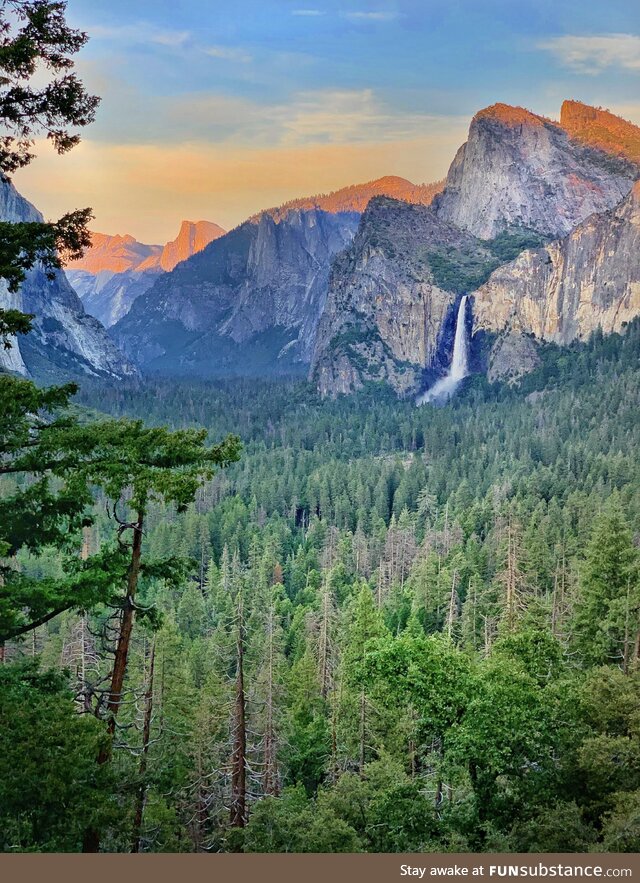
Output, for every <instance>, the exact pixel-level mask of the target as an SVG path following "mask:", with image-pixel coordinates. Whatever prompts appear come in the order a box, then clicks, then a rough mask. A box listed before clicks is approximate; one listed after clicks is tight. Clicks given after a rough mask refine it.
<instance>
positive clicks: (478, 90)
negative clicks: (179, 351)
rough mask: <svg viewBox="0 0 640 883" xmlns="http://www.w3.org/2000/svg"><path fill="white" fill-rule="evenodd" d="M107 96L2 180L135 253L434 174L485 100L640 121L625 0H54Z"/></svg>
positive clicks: (636, 14)
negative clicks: (345, 192)
mask: <svg viewBox="0 0 640 883" xmlns="http://www.w3.org/2000/svg"><path fill="white" fill-rule="evenodd" d="M68 19H69V21H70V23H71V24H72V25H73V26H76V27H79V28H82V29H83V30H85V31H87V33H88V34H89V36H90V41H89V43H88V44H87V46H86V47H85V48H84V49H83V50H82V51H81V53H80V54H79V56H78V63H77V67H78V71H79V73H80V75H81V76H82V78H83V80H84V82H85V84H86V86H87V88H88V89H89V90H90V91H92V92H94V93H96V94H98V95H100V96H101V97H102V102H101V105H100V108H99V110H98V114H97V118H96V121H95V123H93V124H92V125H91V126H90V127H88V128H87V129H85V130H84V132H83V133H82V138H83V141H82V143H81V144H80V146H79V147H77V148H75V149H74V150H73V151H71V152H70V153H69V154H68V155H66V156H64V157H59V156H57V155H56V154H55V152H53V151H52V150H51V148H50V147H49V146H48V145H46V144H39V145H38V146H39V148H40V149H39V155H38V158H37V160H36V161H34V163H32V165H31V166H30V167H29V168H27V169H24V170H21V171H20V172H17V173H16V174H15V176H14V182H15V184H16V186H17V187H18V189H19V190H20V191H21V192H22V193H23V194H24V195H25V196H27V197H28V198H29V199H30V200H31V201H32V202H34V204H36V205H37V207H38V208H40V209H41V211H43V213H44V214H45V216H46V217H47V218H57V217H59V216H60V215H62V214H64V212H66V211H69V210H72V209H75V208H82V207H85V206H87V205H90V206H92V208H93V210H94V213H95V221H94V222H93V228H94V229H95V230H99V231H100V232H105V233H130V234H132V235H134V236H135V237H136V238H138V239H139V240H141V241H143V242H157V243H163V242H165V241H167V240H168V239H171V238H173V237H174V236H175V235H176V233H177V230H178V226H179V223H180V221H181V220H182V219H189V220H200V219H207V220H211V221H215V222H216V223H218V224H220V225H222V226H223V227H225V228H226V229H230V228H231V227H233V226H235V225H236V224H238V223H240V222H241V221H242V220H244V219H245V218H247V217H248V216H249V215H251V214H253V213H254V212H256V211H258V210H260V209H262V208H267V207H270V206H273V205H278V204H280V203H282V202H285V201H286V200H288V199H291V198H294V197H297V196H306V195H311V194H314V193H323V192H329V191H331V190H335V189H337V188H339V187H343V186H346V185H348V184H354V183H359V182H364V181H369V180H372V179H374V178H377V177H381V176H382V175H401V176H403V177H406V178H409V179H410V180H411V181H413V182H415V183H423V182H430V181H435V180H439V179H441V178H443V177H444V176H445V175H446V172H447V169H448V166H449V164H450V162H451V160H452V159H453V156H454V154H455V152H456V150H457V148H458V147H459V146H460V145H461V144H462V143H463V142H464V140H465V137H466V132H467V129H468V125H469V122H470V120H471V117H472V116H473V114H474V113H475V112H476V111H477V110H479V109H481V108H482V107H486V106H487V105H490V104H493V103H495V102H497V101H502V102H506V103H508V104H516V105H520V106H524V107H527V108H529V109H530V110H533V111H534V112H536V113H541V114H544V115H546V116H549V117H552V118H557V117H558V114H559V110H560V104H561V103H562V100H563V99H565V98H574V99H578V100H581V101H584V102H586V103H588V104H594V105H599V106H603V107H607V108H609V109H611V110H612V111H613V112H615V113H619V114H620V115H621V116H624V117H625V118H626V119H630V120H631V121H633V122H635V123H637V124H640V88H639V87H640V4H639V3H638V0H607V2H602V0H592V2H591V3H590V4H588V3H587V2H585V0H533V2H532V0H341V2H337V0H322V2H321V0H316V2H314V0H213V2H212V0H108V2H106V0H68Z"/></svg>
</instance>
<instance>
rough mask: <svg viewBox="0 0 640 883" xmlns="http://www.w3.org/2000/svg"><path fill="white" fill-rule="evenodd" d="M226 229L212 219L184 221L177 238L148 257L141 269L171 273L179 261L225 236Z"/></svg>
mask: <svg viewBox="0 0 640 883" xmlns="http://www.w3.org/2000/svg"><path fill="white" fill-rule="evenodd" d="M225 232H226V231H225V230H223V229H222V227H219V226H218V224H214V223H213V222H212V221H183V222H182V223H181V225H180V232H179V233H178V235H177V236H176V238H175V239H173V240H171V242H167V244H166V245H165V246H164V248H163V249H162V251H161V252H160V253H159V254H155V255H153V256H152V257H150V258H148V259H147V260H146V261H144V262H143V263H142V264H140V266H139V267H138V269H139V270H141V271H145V270H153V269H157V268H159V269H161V270H164V271H165V272H166V273H170V272H171V270H173V269H174V267H176V266H177V265H178V264H179V263H181V262H182V261H186V260H187V258H190V257H191V255H194V254H197V253H198V252H199V251H202V249H203V248H206V247H207V245H209V243H210V242H213V240H214V239H219V238H220V237H221V236H224V234H225Z"/></svg>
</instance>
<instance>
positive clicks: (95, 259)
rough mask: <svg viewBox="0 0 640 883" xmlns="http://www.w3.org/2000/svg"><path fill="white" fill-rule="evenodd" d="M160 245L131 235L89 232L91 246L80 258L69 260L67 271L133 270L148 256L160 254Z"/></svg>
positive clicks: (113, 271)
mask: <svg viewBox="0 0 640 883" xmlns="http://www.w3.org/2000/svg"><path fill="white" fill-rule="evenodd" d="M161 252H162V246H161V245H145V244H144V243H143V242H138V240H137V239H134V238H133V236H129V235H128V234H126V235H125V236H119V235H117V236H108V235H107V234H106V233H92V234H91V248H88V249H87V250H86V251H85V253H84V254H83V256H82V257H81V258H78V260H76V261H70V262H69V264H68V270H69V271H75V270H83V271H84V272H86V273H92V274H98V273H102V272H109V273H123V272H125V271H126V270H134V269H135V268H136V267H138V266H140V264H142V263H143V261H145V260H147V259H148V258H152V257H154V256H158V255H160V253H161Z"/></svg>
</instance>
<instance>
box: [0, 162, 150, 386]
mask: <svg viewBox="0 0 640 883" xmlns="http://www.w3.org/2000/svg"><path fill="white" fill-rule="evenodd" d="M0 218H1V219H2V220H4V221H13V222H19V221H26V222H32V221H35V222H41V221H42V220H43V217H42V215H41V214H40V212H39V211H38V210H37V209H36V208H34V206H33V205H31V203H30V202H28V201H27V200H26V199H24V197H23V196H21V195H20V194H19V193H18V191H17V190H16V189H15V187H14V186H13V184H12V183H11V182H10V181H8V180H7V179H6V178H0ZM0 308H5V309H6V308H10V309H11V308H13V309H18V310H22V311H23V312H25V313H31V314H33V315H34V317H35V318H34V320H33V330H32V331H31V332H30V333H29V334H27V335H25V336H22V335H21V336H20V337H19V338H16V339H14V340H13V341H11V343H12V346H11V348H10V349H8V350H5V349H3V348H0V369H2V370H8V371H14V372H16V373H18V374H23V375H31V376H34V377H37V378H40V379H43V380H52V379H56V380H57V379H61V378H66V377H69V376H74V375H76V376H77V375H89V376H93V377H109V378H122V377H132V376H135V375H136V374H137V373H138V371H137V368H136V367H135V366H134V365H133V363H132V362H130V361H129V360H128V359H126V358H125V357H124V356H123V355H122V352H121V351H120V350H119V349H118V348H117V346H116V345H115V343H114V342H113V341H112V339H111V338H110V337H109V335H108V334H107V332H106V331H105V329H104V328H103V326H102V325H101V324H100V322H98V321H97V320H96V319H95V318H93V316H90V315H88V314H87V313H86V312H85V310H84V307H83V306H82V303H81V301H80V299H79V298H78V296H77V294H76V293H75V291H74V290H73V289H72V287H71V286H70V285H69V283H68V282H67V279H66V277H65V275H64V273H63V272H62V271H58V272H56V273H55V274H54V277H53V279H48V278H47V275H46V274H45V272H44V270H43V269H42V267H40V266H39V265H36V266H35V267H34V268H33V269H32V270H30V271H29V272H28V273H27V277H26V279H25V281H24V282H23V284H22V286H21V287H20V291H19V292H17V293H12V292H10V291H9V290H8V288H7V285H6V282H4V280H2V281H0Z"/></svg>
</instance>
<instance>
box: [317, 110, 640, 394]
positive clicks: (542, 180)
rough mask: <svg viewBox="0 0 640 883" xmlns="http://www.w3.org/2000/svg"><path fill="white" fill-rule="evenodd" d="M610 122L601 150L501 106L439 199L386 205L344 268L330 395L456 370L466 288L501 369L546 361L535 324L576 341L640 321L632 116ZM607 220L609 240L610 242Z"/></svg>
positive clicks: (479, 124) (412, 384) (322, 384)
mask: <svg viewBox="0 0 640 883" xmlns="http://www.w3.org/2000/svg"><path fill="white" fill-rule="evenodd" d="M563 113H564V116H565V119H566V118H567V113H568V111H567V110H566V108H565V109H564V111H563ZM598 114H600V112H599V111H598V112H597V114H596V116H598ZM609 116H612V115H609ZM598 118H599V117H598ZM605 123H606V127H607V132H609V134H610V137H609V138H608V139H604V138H600V139H599V142H598V144H597V145H596V144H594V143H586V142H585V137H580V138H579V137H578V135H577V133H576V126H573V127H572V132H571V134H570V133H569V132H567V131H565V130H564V129H563V128H562V126H561V125H560V124H558V123H554V122H552V121H550V120H547V119H545V118H543V117H540V116H537V115H535V114H532V113H530V112H529V111H526V110H524V109H522V108H513V107H508V106H506V105H502V104H498V105H493V106H492V107H490V108H487V109H486V110H484V111H480V112H479V113H478V114H476V116H475V117H474V118H473V120H472V122H471V126H470V130H469V138H468V140H467V142H466V144H465V145H463V147H462V148H461V149H460V150H459V151H458V154H457V156H456V158H455V159H454V161H453V163H452V165H451V168H450V171H449V174H448V177H447V180H446V182H445V188H444V190H443V191H442V193H441V194H439V195H437V196H436V197H435V199H434V200H433V203H432V204H431V206H429V207H423V206H418V207H411V206H407V205H406V204H403V203H399V202H393V201H391V200H373V201H372V202H371V203H370V205H369V208H368V210H367V211H366V212H365V213H364V215H363V217H362V220H361V224H360V227H359V230H358V233H357V235H356V237H355V239H354V242H353V243H352V245H351V246H350V248H349V249H348V250H347V251H346V253H345V254H343V255H340V256H339V257H338V258H337V259H336V261H335V264H334V267H333V270H332V273H331V277H330V285H329V293H328V297H327V303H326V307H325V310H324V314H323V316H322V320H321V323H320V327H319V332H318V336H317V341H316V346H315V349H314V354H313V359H312V365H311V372H310V377H311V379H312V380H313V381H314V382H315V383H316V384H317V386H318V389H319V390H320V392H321V393H322V394H323V395H336V394H338V393H345V392H350V391H352V390H354V389H357V388H359V387H360V386H362V385H363V383H365V382H367V381H372V380H373V381H382V382H385V383H388V384H390V385H391V386H392V387H393V388H394V389H395V390H396V392H398V394H400V395H408V394H413V393H415V392H417V391H418V390H419V389H420V388H421V387H422V386H424V385H425V383H428V382H429V381H430V380H431V379H434V377H436V376H438V375H439V374H441V373H442V372H443V371H444V369H445V366H446V365H447V364H448V360H449V358H450V354H451V353H450V351H451V344H452V321H453V320H452V317H453V312H454V304H455V303H456V302H457V300H458V299H459V297H460V296H461V295H462V294H463V293H473V292H476V290H478V293H477V295H476V297H475V298H472V310H473V314H474V316H476V311H477V316H476V318H475V320H474V321H475V325H474V329H475V332H476V338H475V340H476V341H479V339H480V336H479V332H480V331H489V332H498V331H500V332H502V333H501V338H500V341H499V342H498V343H497V344H496V347H495V348H494V350H493V352H492V354H491V358H490V365H489V370H490V373H491V376H495V377H497V376H509V377H515V376H517V375H518V373H519V372H520V370H521V369H522V370H529V369H530V368H531V367H532V365H533V364H535V362H536V359H537V354H536V349H535V344H534V343H532V342H531V341H530V340H529V339H528V338H526V337H524V336H523V335H522V333H521V332H523V331H524V332H527V333H530V334H531V335H534V336H539V337H541V338H542V337H546V338H547V339H557V340H558V341H559V342H568V341H569V340H571V339H573V338H574V337H575V336H580V334H581V333H582V332H581V330H580V329H583V330H584V334H588V333H589V330H590V327H591V328H592V327H595V326H597V325H598V324H602V325H603V327H605V326H606V327H607V328H614V327H619V326H620V324H621V323H622V322H623V321H624V319H625V318H629V317H631V316H632V315H635V314H636V313H637V312H638V311H639V306H638V303H637V296H636V295H634V294H633V291H634V289H633V281H632V280H631V277H632V276H633V273H634V272H636V271H635V270H633V269H632V268H633V267H634V266H635V267H637V266H638V263H639V262H640V259H639V258H638V257H637V255H638V251H637V248H636V251H635V256H634V251H633V246H632V242H631V240H632V239H633V235H632V233H631V228H633V223H634V222H633V221H632V220H630V219H629V218H627V214H628V213H629V212H630V211H631V209H630V208H629V206H631V205H633V204H634V199H635V196H634V195H632V196H628V194H629V193H630V191H631V188H632V187H633V182H634V179H635V178H636V177H637V176H638V173H639V169H638V166H637V165H636V164H635V162H633V161H632V157H631V156H630V153H629V149H628V145H629V144H630V143H632V141H633V139H632V138H631V135H632V133H631V132H630V129H629V127H630V126H631V124H627V123H624V121H620V123H621V125H620V127H616V126H615V125H613V124H612V123H611V122H610V121H609V119H608V117H607V118H606V119H605V120H601V122H600V125H602V126H604V125H605ZM622 123H624V125H622ZM631 128H634V129H635V127H631ZM616 132H619V133H622V134H623V135H624V138H623V139H622V140H623V141H624V144H625V145H627V146H626V147H625V149H624V150H623V149H622V147H621V143H622V142H620V143H618V142H617V141H616V139H615V137H614V136H615V133H616ZM635 132H636V134H637V135H640V130H638V129H635ZM621 137H622V136H621ZM605 141H606V143H604V142H605ZM634 194H635V190H634ZM617 207H619V208H617ZM620 213H622V214H620ZM623 216H624V218H623ZM601 225H604V226H605V227H607V228H608V229H609V234H608V235H606V234H605V233H604V232H603V231H601V232H600V238H599V236H598V234H597V233H596V232H595V231H596V230H600V227H601ZM621 225H622V226H626V227H628V228H629V229H628V230H627V233H626V234H625V235H624V236H622V234H620V241H618V240H616V241H615V242H614V241H613V240H614V238H615V236H614V234H613V232H612V228H614V227H615V229H616V230H618V232H620V230H619V228H620V226H621ZM571 231H575V236H576V239H575V240H574V239H573V238H572V234H571ZM587 231H591V233H590V234H589V235H587ZM554 240H557V241H554ZM570 243H574V244H573V246H571V244H570ZM527 248H529V249H532V250H528V251H527V250H526V249H527ZM624 249H627V252H625V251H624ZM621 250H622V251H621ZM521 252H523V254H522V257H521V258H518V255H519V254H520V253H521ZM605 252H607V253H608V254H609V253H610V254H609V257H608V258H607V257H605ZM623 254H627V256H626V258H624V257H623ZM562 255H564V258H562V259H561V256H562ZM616 255H617V257H616ZM512 261H513V263H511V262H512ZM547 262H548V263H547ZM503 264H506V265H507V267H506V268H504V269H501V265H503ZM621 264H624V268H623V267H622V266H621ZM551 266H552V267H553V271H551V270H549V267H551ZM598 267H599V269H598ZM544 268H546V269H544ZM549 274H550V275H551V276H552V277H553V280H554V281H551V280H550V279H549V278H548V275H549ZM558 274H559V275H560V276H561V277H562V279H563V280H564V281H563V282H558V281H557V280H556V275H558ZM488 280H489V281H488ZM542 280H544V282H543V281H542ZM629 280H631V281H629ZM554 284H555V285H556V289H557V290H556V289H554ZM629 286H631V288H630V287H629ZM603 291H604V292H606V294H603ZM576 292H577V293H576ZM589 292H591V294H589ZM616 297H617V298H618V302H617V304H618V305H617V306H616V303H614V301H615V299H616ZM559 298H560V299H561V300H562V304H561V305H560V306H558V305H557V302H558V299H559ZM556 313H560V316H561V317H560V318H556V319H554V318H553V317H554V316H556ZM542 317H544V318H542ZM520 320H521V321H520ZM554 322H555V324H554ZM550 328H553V331H551V330H550ZM477 350H478V347H476V354H477Z"/></svg>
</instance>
